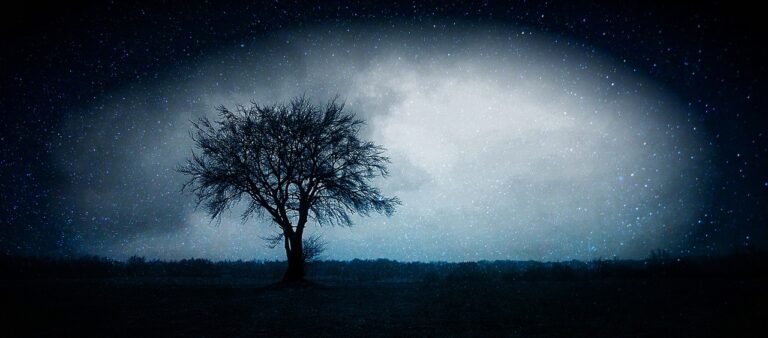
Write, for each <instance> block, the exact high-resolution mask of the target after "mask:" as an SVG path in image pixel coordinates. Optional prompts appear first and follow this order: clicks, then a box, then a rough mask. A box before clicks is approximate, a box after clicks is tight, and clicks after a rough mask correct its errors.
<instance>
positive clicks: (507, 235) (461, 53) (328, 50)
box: [62, 27, 706, 261]
mask: <svg viewBox="0 0 768 338" xmlns="http://www.w3.org/2000/svg"><path fill="white" fill-rule="evenodd" d="M190 71H191V72H192V73H193V74H195V75H192V76H190V75H188V74H189V73H187V76H186V77H187V78H190V77H191V79H189V80H188V81H186V82H184V83H178V82H176V81H174V79H175V78H178V77H177V76H175V75H174V74H167V75H166V78H165V79H163V80H161V81H158V83H157V84H155V85H154V86H153V87H151V88H146V89H141V90H139V89H125V90H124V91H123V92H121V93H119V94H117V95H114V96H113V97H114V99H112V100H107V102H105V104H104V105H103V108H101V107H100V108H99V110H101V112H97V114H106V116H109V117H108V118H106V120H105V121H104V122H103V123H102V126H101V127H100V128H105V129H107V130H108V132H107V133H104V134H101V135H89V136H88V139H89V142H87V143H88V144H93V143H95V144H98V145H99V147H97V148H99V149H101V150H102V151H103V150H104V149H103V148H110V149H109V151H112V152H113V156H116V157H118V159H117V160H115V161H114V162H111V163H110V164H108V165H107V166H109V167H111V168H110V170H112V171H113V172H115V171H118V172H120V171H125V172H126V175H123V176H122V177H123V178H124V180H123V181H120V182H107V183H105V184H103V185H99V186H97V187H91V188H90V189H83V188H82V187H81V186H77V185H73V187H72V189H74V190H76V191H77V192H78V193H79V196H83V201H82V203H81V204H80V207H81V209H82V210H84V211H88V212H89V214H91V215H93V214H96V215H101V214H104V215H108V214H109V212H108V211H109V210H115V209H118V210H119V211H120V212H119V213H118V214H117V215H116V216H115V215H113V216H110V217H113V218H112V219H111V220H110V221H106V222H101V223H99V222H97V221H94V222H92V223H99V225H98V226H97V225H96V224H88V225H89V226H83V227H80V228H78V230H77V231H79V232H80V233H81V235H82V236H83V237H84V238H85V239H84V241H83V245H82V247H83V250H84V251H87V252H91V253H96V254H106V255H112V256H115V257H125V256H130V255H133V254H139V255H146V256H150V257H163V258H180V257H190V256H197V257H200V256H202V257H209V258H214V259H221V258H230V259H231V258H244V259H251V258H282V255H283V254H282V252H280V250H279V249H275V250H273V251H271V250H267V249H265V248H264V243H263V241H261V240H260V239H258V237H257V236H258V235H259V234H266V232H268V231H270V229H271V228H269V227H268V226H267V225H266V223H265V224H254V223H256V222H255V221H253V220H251V221H249V222H247V223H246V224H242V223H241V222H240V221H239V219H238V218H237V214H236V213H233V215H232V216H231V217H227V218H225V219H224V220H222V222H221V225H220V226H219V227H215V226H213V225H211V224H209V222H208V221H206V220H205V215H202V214H199V213H197V212H194V211H192V209H191V206H190V200H191V197H190V196H184V197H180V196H179V195H177V191H178V188H179V186H180V184H181V182H182V181H183V178H182V177H180V176H179V175H177V174H176V173H174V172H172V170H171V169H172V168H173V166H174V165H175V164H176V163H179V162H181V161H182V160H183V158H184V157H185V156H187V155H188V154H189V150H190V148H189V147H190V145H191V142H190V141H189V139H188V136H187V130H188V128H189V124H188V122H187V121H188V120H189V119H190V118H193V117H195V116H200V115H203V114H210V113H211V112H212V109H211V108H212V107H213V106H215V105H219V104H225V105H233V104H236V103H241V104H242V103H247V102H248V101H249V100H252V99H253V100H256V101H258V102H273V101H276V100H285V99H287V98H290V97H291V96H293V95H297V94H301V93H306V94H307V95H308V96H310V97H312V98H315V99H318V100H323V99H325V98H327V97H331V96H333V95H334V94H336V93H338V94H339V95H340V96H341V97H342V98H344V99H346V102H347V108H349V109H350V110H352V111H354V112H356V113H358V114H359V116H360V117H362V118H364V119H366V120H367V121H368V122H369V125H368V126H369V127H368V129H367V130H366V131H365V132H366V133H367V135H368V136H369V137H370V138H372V139H373V140H374V141H376V142H377V143H380V144H383V145H384V146H385V147H387V148H388V149H389V151H390V155H391V157H392V160H393V163H392V166H391V169H392V176H391V178H389V179H388V180H386V181H384V182H381V185H382V187H383V189H384V190H385V191H386V192H387V193H389V194H394V195H397V196H399V197H400V198H401V199H402V201H403V205H402V206H401V207H400V209H399V210H398V211H397V213H396V215H395V216H394V217H392V218H390V219H387V218H384V217H373V218H368V219H359V220H357V221H356V223H357V225H356V226H355V227H354V228H351V229H348V228H325V229H322V231H323V233H324V234H325V237H326V240H327V241H328V242H329V252H328V253H327V254H328V258H335V259H352V258H378V257H386V258H392V259H399V260H450V261H455V260H478V259H544V260H560V259H572V258H579V259H584V258H597V257H611V256H614V255H618V256H621V257H625V258H627V257H642V256H645V255H646V254H647V253H648V252H649V251H650V250H652V249H656V248H668V249H673V250H674V248H675V245H676V244H677V243H678V241H680V240H681V238H682V236H683V235H684V234H685V233H686V232H687V231H688V230H690V225H691V224H692V223H693V222H694V218H693V217H695V214H693V213H694V211H693V208H689V207H688V206H689V205H691V204H695V203H699V202H700V201H701V198H702V197H701V196H699V195H698V194H697V192H696V191H697V190H696V186H697V185H699V184H703V183H702V182H701V181H700V180H699V179H697V177H698V175H699V172H698V169H697V168H698V166H699V165H700V163H701V161H702V160H703V159H704V157H705V156H706V154H703V153H701V151H700V150H699V149H700V147H699V141H698V140H697V139H694V138H693V136H691V135H692V132H691V128H690V127H689V126H688V124H687V123H686V122H685V120H684V116H685V113H686V112H685V107H684V106H683V105H681V104H679V103H678V102H676V100H674V99H673V98H672V97H671V96H670V95H669V94H666V93H664V92H663V91H662V88H660V87H658V86H657V85H655V84H653V83H652V82H651V81H649V80H647V79H645V78H643V77H641V76H638V75H636V74H634V73H633V72H632V69H631V67H629V66H626V65H624V64H622V63H621V62H618V61H615V60H610V59H608V58H607V57H604V56H602V55H600V54H599V53H597V52H595V51H593V50H591V49H589V48H588V47H577V46H574V44H571V43H569V42H568V41H558V40H555V39H554V38H552V37H550V36H545V35H541V36H539V35H536V34H532V33H531V32H527V33H526V34H525V35H523V34H520V33H519V32H518V31H512V30H503V29H498V28H494V27H481V28H474V29H459V28H457V31H456V33H455V34H443V35H434V34H433V33H431V32H430V31H429V30H420V29H416V28H414V27H411V29H408V30H407V31H403V30H396V29H391V28H385V27H378V28H377V27H369V28H360V29H357V30H354V31H352V32H346V31H340V30H335V29H333V28H330V29H329V28H327V27H320V28H314V29H307V30H303V31H292V32H285V33H284V34H278V35H276V36H274V37H270V38H267V39H264V40H260V41H257V42H254V43H253V44H252V45H246V47H245V48H239V47H238V48H234V49H232V50H229V51H225V52H222V53H221V55H212V56H211V62H210V64H208V65H204V66H199V67H195V68H194V69H193V70H190V69H188V68H186V67H185V68H183V69H179V70H177V71H175V72H174V73H176V72H178V73H180V74H181V73H183V72H190ZM123 97H125V99H122V98H123ZM147 97H164V98H166V99H165V100H160V101H150V100H148V99H147ZM118 98H119V99H118ZM131 125H134V126H135V129H132V128H126V126H131ZM70 128H81V126H79V125H72V126H70ZM148 128H150V129H148ZM143 130H154V131H156V132H155V133H151V134H150V133H147V132H142V131H143ZM118 132H119V133H120V137H121V140H120V141H119V142H118V146H116V145H115V142H114V141H112V140H111V139H110V137H113V136H114V135H115V133H118ZM110 145H111V146H110ZM84 153H86V154H87V152H84ZM66 156H68V155H67V154H62V157H66ZM136 158H138V159H140V161H139V162H138V163H133V162H130V161H128V160H130V159H136ZM89 160H91V158H89V156H88V155H80V156H79V157H78V158H76V159H75V161H79V162H83V163H87V162H88V161H89ZM129 172H131V173H133V172H140V173H141V174H136V175H131V174H128V173H129ZM153 176H154V177H153ZM126 183H127V184H126ZM126 190H127V192H126ZM134 195H138V198H136V196H134ZM109 203H112V204H114V203H118V204H119V206H117V207H115V206H114V205H112V204H109ZM131 204H133V205H132V206H131ZM112 214H114V213H112ZM96 219H98V216H97V218H96ZM86 223H88V221H86ZM116 229H117V230H116ZM110 231H111V233H115V232H123V233H129V234H131V236H129V237H128V238H129V240H127V241H113V240H110V237H109V236H105V235H104V234H105V233H110Z"/></svg>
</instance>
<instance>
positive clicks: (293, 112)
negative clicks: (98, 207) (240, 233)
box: [178, 97, 400, 282]
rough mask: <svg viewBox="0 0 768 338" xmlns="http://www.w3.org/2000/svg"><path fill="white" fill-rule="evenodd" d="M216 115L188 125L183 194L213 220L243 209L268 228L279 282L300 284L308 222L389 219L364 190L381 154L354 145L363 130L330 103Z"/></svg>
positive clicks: (381, 162) (386, 204)
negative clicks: (282, 258)
mask: <svg viewBox="0 0 768 338" xmlns="http://www.w3.org/2000/svg"><path fill="white" fill-rule="evenodd" d="M217 111H218V116H219V119H218V120H217V121H214V122H212V121H210V120H209V119H207V118H202V119H199V120H198V121H196V122H193V123H192V125H193V132H192V139H193V141H194V143H195V145H196V146H197V148H198V151H193V152H192V157H191V158H190V159H188V160H187V162H186V163H185V164H184V165H182V166H181V167H179V169H178V170H179V171H180V172H181V173H184V174H186V175H188V176H189V180H188V181H187V182H186V183H185V184H184V187H183V189H185V190H186V189H189V190H191V191H192V192H194V194H195V196H196V197H197V201H198V206H202V207H204V209H205V210H206V211H207V212H208V213H209V214H210V215H211V217H212V218H218V217H220V216H221V214H222V212H223V211H224V210H227V209H229V208H230V207H232V206H233V205H235V204H237V203H239V202H241V201H242V202H245V203H246V204H247V208H246V209H245V211H244V212H243V214H242V217H243V220H246V219H248V218H249V217H250V216H252V215H255V216H260V217H264V218H267V219H271V220H272V221H274V223H275V224H276V225H277V226H278V227H279V232H278V235H276V236H273V237H270V238H269V239H268V240H269V241H271V242H272V243H280V242H283V244H284V246H285V254H286V256H287V258H288V269H287V270H286V272H285V275H284V277H283V281H286V282H288V281H298V280H303V279H304V263H305V261H306V260H307V259H309V258H311V257H310V256H314V255H316V254H317V253H316V252H305V251H304V248H303V246H304V245H306V244H305V243H304V241H303V239H302V236H303V235H304V229H305V227H306V225H307V222H308V221H310V219H311V220H313V221H315V222H316V223H317V224H319V225H322V224H337V225H345V226H350V225H352V221H351V219H350V215H351V214H355V213H357V214H361V215H368V214H369V213H370V212H372V211H373V212H378V213H383V214H386V215H391V214H392V213H393V212H394V208H395V206H396V205H397V204H399V203H400V202H399V200H398V199H397V198H396V197H386V196H384V195H382V193H381V192H380V191H379V189H378V188H376V187H374V186H373V185H372V184H371V181H372V180H373V179H375V178H376V177H386V176H387V175H388V170H387V165H388V164H389V159H388V158H387V157H386V156H384V151H385V149H384V148H383V147H381V146H378V145H376V144H374V143H372V142H369V141H365V140H361V139H360V138H359V136H358V133H359V130H360V127H361V126H362V125H363V124H364V122H363V121H362V120H359V119H357V118H355V116H354V115H353V114H350V113H347V112H345V111H344V105H343V104H339V103H337V102H336V99H333V100H331V101H330V102H329V103H328V104H327V105H325V106H324V107H323V106H316V105H313V104H311V103H310V102H309V100H308V99H306V98H304V97H299V98H294V99H293V100H291V101H290V102H289V103H287V104H274V105H269V106H262V105H259V104H256V103H251V106H250V107H245V106H238V107H237V109H236V110H235V111H231V110H229V109H227V108H225V107H224V106H220V107H218V108H217ZM313 241H314V240H313ZM310 242H312V241H310ZM313 243H315V246H316V244H317V243H316V242H313ZM309 244H312V243H309ZM273 245H274V244H273ZM313 250H316V248H314V249H313ZM308 253H309V254H310V255H307V254H308Z"/></svg>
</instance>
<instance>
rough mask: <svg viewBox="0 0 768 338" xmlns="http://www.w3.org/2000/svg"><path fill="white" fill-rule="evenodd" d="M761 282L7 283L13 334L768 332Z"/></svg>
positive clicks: (8, 327)
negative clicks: (296, 285) (291, 284)
mask: <svg viewBox="0 0 768 338" xmlns="http://www.w3.org/2000/svg"><path fill="white" fill-rule="evenodd" d="M765 282H766V280H765V279H760V278H758V279H748V280H733V279H713V278H710V279H702V280H699V279H642V280H626V279H615V280H613V279H601V280H570V281H507V282H498V281H482V280H474V281H445V280H439V281H434V282H426V281H403V282H349V281H343V282H334V281H333V280H322V281H317V282H315V283H314V284H312V285H309V286H303V287H281V286H276V285H271V284H269V282H267V281H263V280H253V279H245V278H159V279H156V278H139V277H128V278H109V279H17V280H5V281H2V284H0V285H2V299H3V308H4V309H5V311H4V312H5V313H6V314H5V315H3V317H2V318H3V319H2V325H3V328H4V329H3V331H4V332H6V334H8V333H10V335H6V334H3V336H5V337H12V336H51V337H62V336H102V337H103V336H148V335H151V336H200V337H204V336H205V337H232V336H420V337H422V336H507V337H550V336H561V337H598V336H600V337H737V336H741V337H765V334H766V332H768V302H767V301H768V299H766V294H767V292H766V283H765Z"/></svg>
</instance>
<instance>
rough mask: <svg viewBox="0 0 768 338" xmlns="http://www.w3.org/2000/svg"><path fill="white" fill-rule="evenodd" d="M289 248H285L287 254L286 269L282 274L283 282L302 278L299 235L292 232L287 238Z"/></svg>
mask: <svg viewBox="0 0 768 338" xmlns="http://www.w3.org/2000/svg"><path fill="white" fill-rule="evenodd" d="M286 241H288V244H289V245H290V249H288V248H286V249H288V250H286V255H287V256H288V270H286V271H285V275H283V282H297V281H303V280H304V250H303V249H304V248H303V247H302V243H301V237H300V235H298V234H293V236H291V237H290V238H287V239H286Z"/></svg>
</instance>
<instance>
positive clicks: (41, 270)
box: [0, 252, 768, 283]
mask: <svg viewBox="0 0 768 338" xmlns="http://www.w3.org/2000/svg"><path fill="white" fill-rule="evenodd" d="M767 258H768V255H766V254H765V253H751V254H733V255H730V256H718V257H687V258H673V257H670V256H669V255H666V254H660V253H659V252H656V253H654V254H652V255H651V256H649V258H647V259H644V260H618V259H613V260H594V261H589V262H583V261H577V260H572V261H565V262H537V261H479V262H463V263H446V262H434V263H422V262H398V261H393V260H388V259H377V260H360V259H355V260H352V261H315V262H312V263H310V264H309V265H308V269H307V277H308V278H309V279H311V280H316V281H319V282H322V281H345V282H350V281H351V282H377V281H379V282H380V281H389V282H400V281H402V282H405V281H420V282H426V283H439V282H452V283H460V282H472V281H482V280H486V281H487V280H491V281H500V282H514V281H545V280H550V281H567V280H586V279H605V278H614V279H642V278H709V277H712V278H757V277H759V276H762V275H766V272H768V259H767ZM284 271H285V262H281V261H240V260H238V261H220V262H213V261H210V260H206V259H182V260H179V261H159V260H147V259H145V258H143V257H131V258H130V259H128V260H127V261H117V260H111V259H106V258H102V257H96V256H86V257H80V258H73V259H63V258H41V257H22V256H7V255H0V278H4V279H19V278H135V277H147V278H175V277H205V278H251V279H257V280H265V281H276V280H279V279H280V278H281V277H282V276H283V274H284Z"/></svg>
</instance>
